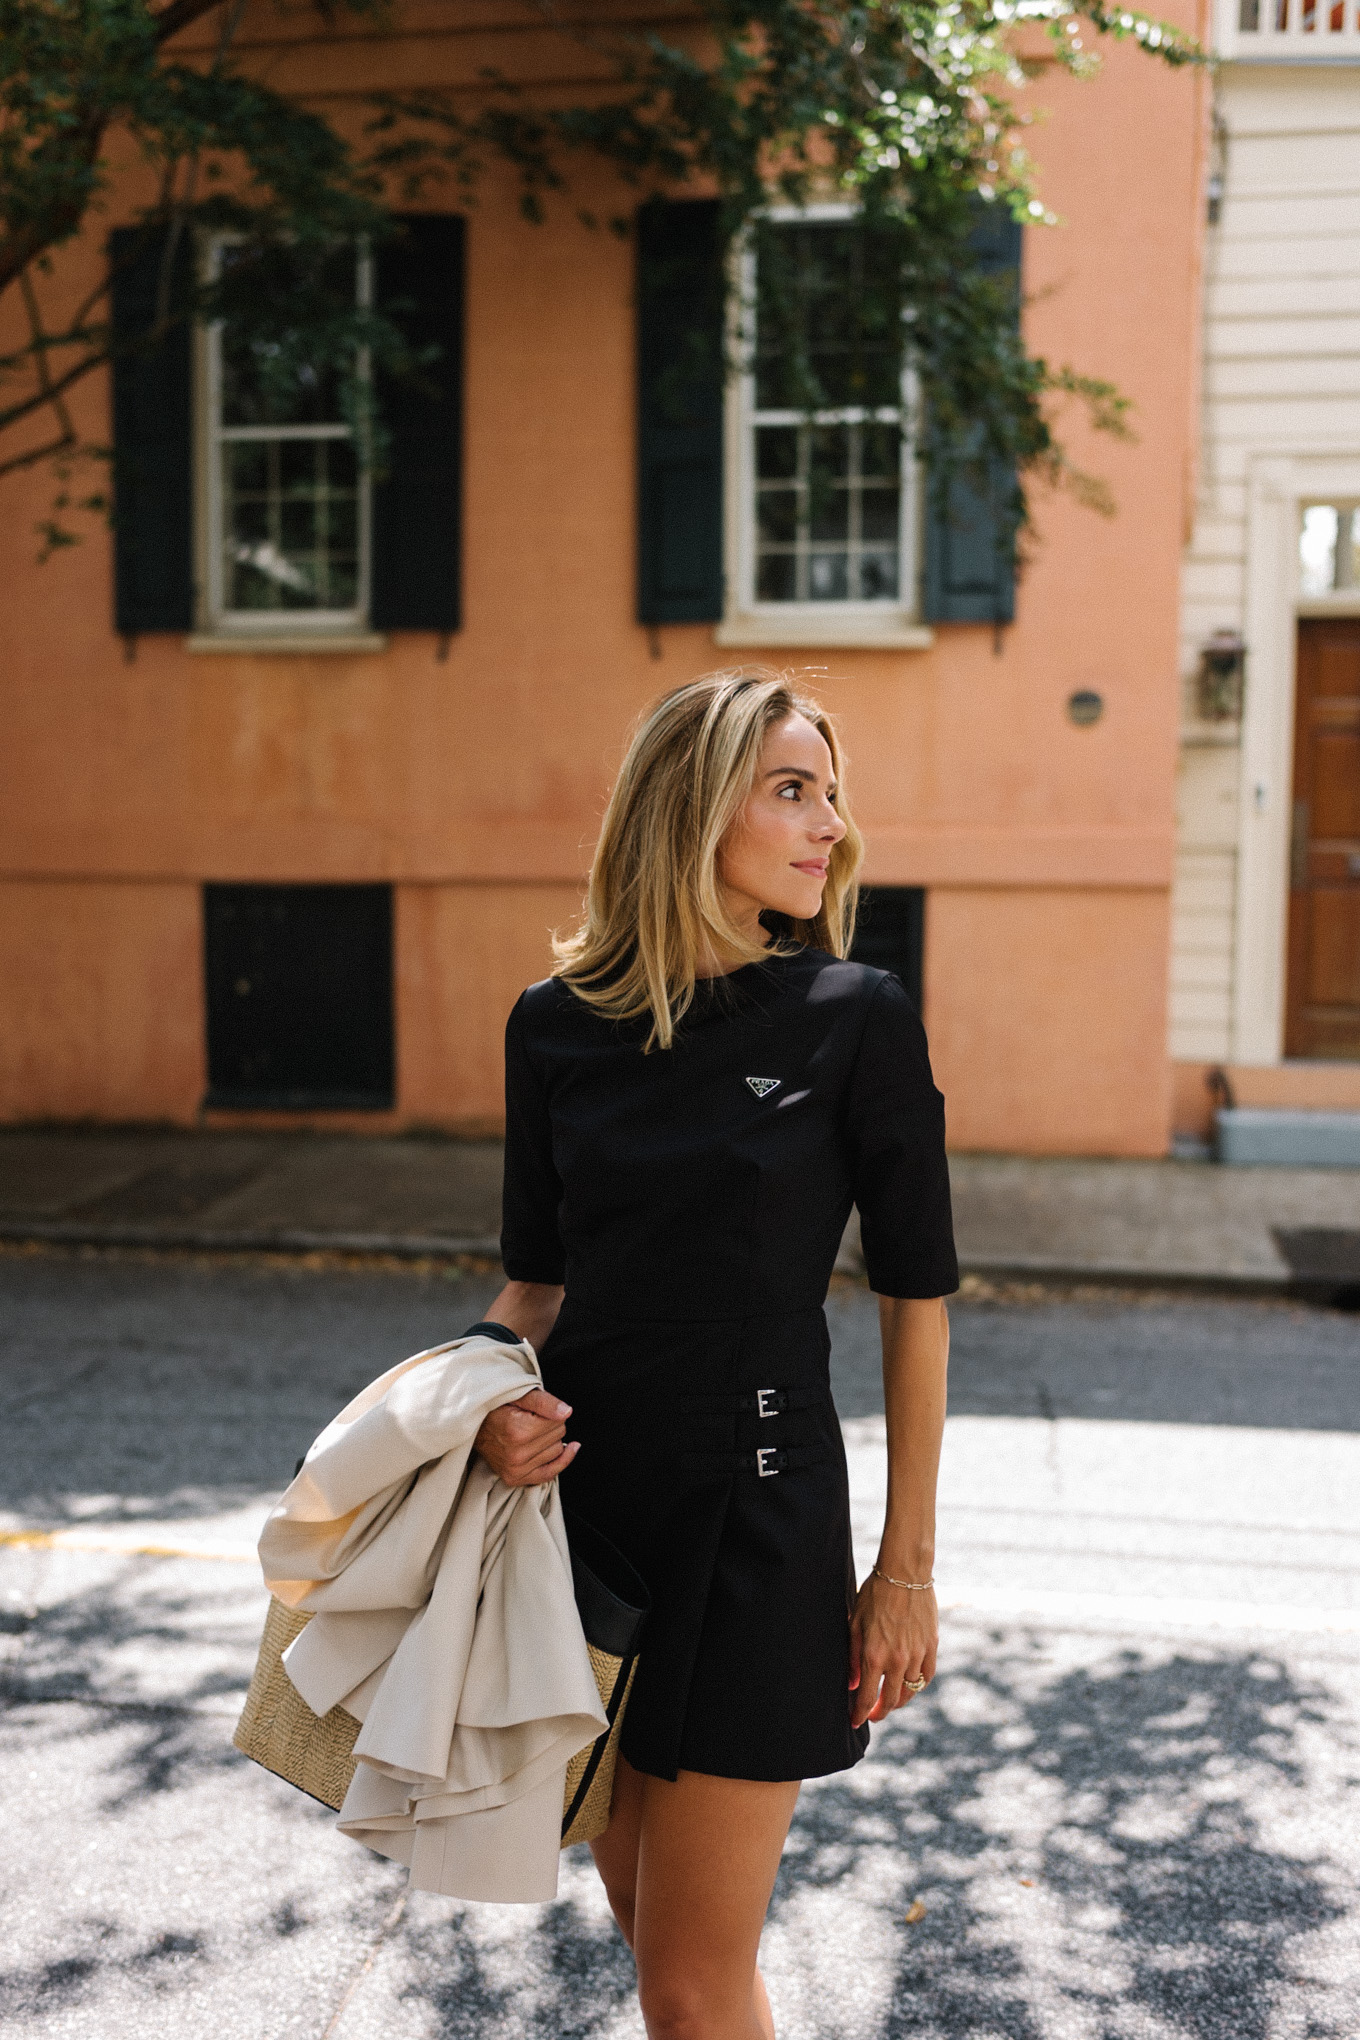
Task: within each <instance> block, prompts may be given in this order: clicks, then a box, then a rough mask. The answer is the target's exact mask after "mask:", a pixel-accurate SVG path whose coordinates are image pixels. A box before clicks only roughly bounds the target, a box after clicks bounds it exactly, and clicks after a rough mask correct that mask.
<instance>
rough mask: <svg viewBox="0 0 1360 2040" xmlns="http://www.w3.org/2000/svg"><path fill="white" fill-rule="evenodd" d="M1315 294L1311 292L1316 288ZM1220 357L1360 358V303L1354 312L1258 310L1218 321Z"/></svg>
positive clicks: (1216, 349) (1222, 359)
mask: <svg viewBox="0 0 1360 2040" xmlns="http://www.w3.org/2000/svg"><path fill="white" fill-rule="evenodd" d="M1310 295H1311V293H1310ZM1214 354H1215V358H1216V361H1217V362H1225V361H1233V362H1244V361H1280V362H1295V361H1327V360H1337V361H1347V362H1352V363H1353V362H1355V361H1356V360H1357V359H1360V306H1357V308H1356V310H1355V311H1353V312H1322V311H1318V310H1317V309H1316V308H1312V309H1310V311H1309V312H1307V313H1295V314H1293V315H1290V314H1287V313H1272V314H1266V315H1262V314H1261V313H1259V312H1257V313H1254V314H1251V315H1244V316H1239V317H1236V318H1224V317H1222V316H1220V317H1218V318H1216V319H1215V320H1214Z"/></svg>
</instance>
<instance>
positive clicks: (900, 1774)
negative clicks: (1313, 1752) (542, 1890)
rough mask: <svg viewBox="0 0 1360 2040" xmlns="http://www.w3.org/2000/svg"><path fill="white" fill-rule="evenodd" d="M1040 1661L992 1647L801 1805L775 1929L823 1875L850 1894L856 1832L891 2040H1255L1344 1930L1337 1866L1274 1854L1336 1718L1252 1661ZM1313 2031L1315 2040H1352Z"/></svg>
mask: <svg viewBox="0 0 1360 2040" xmlns="http://www.w3.org/2000/svg"><path fill="white" fill-rule="evenodd" d="M1045 1656H1046V1652H1045V1649H1044V1647H1043V1645H1042V1644H1041V1643H1040V1642H1039V1641H1037V1640H1032V1641H1031V1642H1030V1643H1029V1644H1028V1645H1026V1644H1023V1643H1022V1644H1019V1645H1017V1641H1016V1638H1015V1634H1014V1632H1011V1633H1010V1635H1009V1636H1003V1635H1002V1634H1001V1633H995V1634H994V1635H993V1637H992V1639H991V1650H990V1651H989V1650H988V1649H986V1648H984V1649H982V1650H980V1651H978V1652H976V1653H975V1655H974V1661H973V1663H972V1664H971V1665H970V1667H969V1668H968V1669H967V1670H966V1671H961V1672H959V1673H957V1674H953V1675H949V1676H946V1677H944V1678H942V1679H941V1680H940V1681H939V1682H938V1691H937V1693H936V1695H935V1696H934V1699H933V1702H932V1704H931V1706H930V1707H928V1708H926V1709H923V1710H921V1713H920V1715H919V1716H918V1717H917V1718H916V1719H915V1720H914V1721H913V1720H912V1719H911V1718H910V1716H908V1717H907V1718H905V1719H903V1718H901V1717H899V1718H898V1721H897V1722H895V1723H893V1724H892V1725H891V1726H890V1727H889V1729H888V1730H887V1732H886V1733H885V1734H884V1735H883V1736H882V1738H881V1740H880V1742H879V1747H878V1751H877V1754H876V1761H875V1762H874V1764H873V1765H872V1766H866V1767H865V1768H864V1770H863V1771H862V1772H861V1773H860V1774H859V1776H858V1778H856V1777H855V1776H854V1774H852V1775H851V1777H850V1778H849V1779H847V1780H845V1781H833V1782H832V1783H831V1784H829V1785H828V1786H825V1787H822V1788H821V1789H819V1790H816V1791H813V1792H811V1793H808V1794H807V1795H805V1799H804V1802H803V1807H802V1810H801V1813H800V1818H799V1822H798V1829H797V1832H796V1834H795V1837H794V1841H793V1844H792V1847H791V1850H790V1854H789V1856H788V1858H787V1859H786V1863H785V1866H784V1869H783V1871H782V1873H781V1880H780V1889H779V1891H778V1893H777V1894H776V1902H775V1910H774V1914H773V1917H774V1918H775V1919H777V1918H778V1916H779V1911H780V1908H781V1906H782V1905H786V1904H787V1903H788V1902H789V1900H790V1899H791V1898H792V1897H793V1895H794V1894H795V1892H796V1891H797V1890H798V1888H799V1886H802V1887H804V1888H805V1887H806V1886H807V1884H808V1883H809V1882H811V1883H816V1882H817V1881H818V1879H819V1876H820V1874H821V1873H820V1867H819V1866H820V1865H821V1864H822V1863H823V1862H826V1863H828V1864H832V1865H834V1866H835V1872H834V1875H835V1876H836V1877H844V1876H846V1875H847V1874H851V1873H852V1871H853V1864H854V1859H855V1856H856V1854H857V1850H858V1848H859V1847H860V1846H861V1844H860V1842H859V1840H858V1837H860V1836H861V1835H862V1834H863V1832H864V1830H865V1827H866V1824H867V1825H869V1826H870V1827H871V1830H872V1834H873V1842H872V1843H871V1846H872V1847H873V1849H874V1850H875V1853H876V1855H877V1856H878V1859H879V1862H880V1864H881V1866H882V1870H883V1872H884V1873H885V1877H886V1885H885V1890H884V1893H883V1896H884V1898H885V1899H886V1901H887V1903H890V1904H891V1905H892V1907H893V1913H894V1917H895V1921H896V1922H897V1923H898V1924H897V1932H898V1938H899V1941H900V1952H899V1954H898V1958H897V1961H896V1965H895V1975H894V1980H893V1987H892V2001H891V2005H890V2006H887V2007H885V2016H884V2022H883V2025H882V2028H881V2032H882V2034H883V2036H884V2040H899V2036H900V2040H906V2036H907V2035H911V2036H912V2040H946V2036H947V2040H955V2036H958V2040H963V2036H967V2040H982V2036H984V2035H985V2036H991V2035H1005V2036H1006V2040H1053V2036H1054V2035H1055V2034H1059V2033H1061V2034H1063V2035H1066V2034H1069V2033H1070V2034H1073V2035H1078V2034H1079V2035H1082V2036H1088V2035H1089V2036H1091V2040H1106V2036H1113V2035H1115V2034H1116V2033H1118V2034H1129V2033H1140V2034H1141V2033H1148V2034H1156V2035H1157V2036H1158V2040H1170V2036H1172V2035H1175V2036H1177V2040H1182V2036H1183V2040H1266V2036H1267V2035H1268V2034H1270V2033H1274V2032H1276V2031H1277V2030H1279V2027H1278V2024H1277V2021H1278V2015H1279V2010H1280V2005H1281V2000H1282V1999H1286V2000H1287V1999H1288V1998H1289V1996H1290V1994H1291V1992H1295V1991H1297V1990H1298V1988H1299V1986H1298V1971H1297V1969H1296V1967H1295V1958H1296V1956H1297V1953H1298V1950H1299V1947H1300V1944H1301V1942H1302V1940H1303V1939H1304V1937H1306V1936H1308V1935H1310V1934H1313V1933H1315V1932H1316V1931H1317V1930H1318V1929H1321V1928H1325V1927H1328V1926H1331V1925H1333V1924H1334V1923H1335V1922H1337V1921H1338V1920H1340V1919H1341V1918H1343V1917H1344V1916H1345V1910H1346V1908H1345V1905H1344V1903H1343V1902H1342V1900H1341V1899H1340V1898H1339V1897H1338V1892H1339V1890H1340V1889H1341V1888H1342V1886H1343V1884H1344V1882H1345V1881H1346V1880H1345V1874H1344V1872H1342V1871H1341V1869H1340V1866H1338V1865H1333V1864H1327V1863H1325V1862H1318V1861H1316V1860H1314V1861H1308V1860H1304V1859H1302V1858H1300V1857H1299V1856H1297V1855H1295V1854H1292V1853H1290V1852H1289V1851H1288V1850H1287V1849H1285V1848H1283V1847H1281V1846H1280V1845H1279V1843H1278V1842H1272V1839H1271V1836H1270V1832H1269V1829H1270V1825H1271V1820H1270V1816H1271V1812H1272V1811H1273V1810H1275V1808H1277V1807H1278V1806H1279V1805H1280V1804H1282V1803H1283V1802H1284V1801H1285V1800H1286V1799H1287V1797H1288V1796H1289V1795H1290V1794H1291V1793H1295V1792H1297V1791H1298V1790H1299V1789H1300V1788H1302V1787H1303V1786H1305V1784H1306V1783H1307V1782H1308V1781H1307V1778H1306V1775H1305V1769H1304V1764H1303V1760H1302V1756H1301V1754H1300V1750H1299V1747H1298V1744H1299V1738H1300V1734H1301V1732H1306V1730H1307V1729H1308V1728H1309V1727H1310V1726H1311V1725H1314V1724H1320V1723H1323V1722H1326V1721H1328V1720H1329V1719H1330V1716H1331V1713H1332V1712H1333V1709H1334V1703H1332V1702H1329V1697H1328V1696H1327V1695H1326V1693H1325V1692H1323V1691H1322V1690H1320V1689H1318V1688H1316V1687H1314V1686H1312V1685H1308V1684H1305V1683H1301V1682H1300V1681H1298V1680H1297V1679H1295V1677H1294V1676H1293V1675H1292V1674H1291V1672H1290V1671H1289V1669H1288V1668H1287V1667H1286V1666H1285V1665H1284V1664H1282V1663H1280V1662H1279V1661H1278V1660H1276V1659H1273V1658H1270V1657H1268V1656H1266V1655H1264V1654H1262V1653H1260V1652H1257V1651H1254V1650H1242V1651H1221V1650H1220V1651H1207V1650H1194V1651H1178V1652H1153V1653H1149V1652H1147V1651H1144V1650H1135V1649H1131V1648H1125V1649H1120V1650H1118V1651H1116V1652H1115V1653H1114V1654H1113V1655H1106V1656H1104V1657H1103V1658H1101V1659H1099V1660H1098V1661H1096V1662H1095V1663H1087V1664H1084V1665H1081V1666H1078V1667H1074V1668H1071V1669H1067V1670H1065V1671H1062V1672H1060V1673H1059V1675H1058V1676H1056V1677H1052V1676H1046V1675H1045V1665H1044V1658H1045ZM1272 1802H1274V1805H1272ZM866 1817H867V1822H866ZM885 1843H886V1844H887V1846H886V1848H885V1846H884V1845H885ZM891 1859H895V1862H894V1861H893V1860H891ZM1022 1876H1024V1877H1027V1878H1028V1879H1029V1880H1030V1889H1031V1890H1032V1892H1033V1893H1034V1897H1033V1899H1030V1898H1029V1896H1028V1894H1024V1896H1023V1897H1022V1889H1023V1888H1022V1886H1021V1884H1020V1879H1021V1877H1022ZM919 1893H926V1894H927V1895H928V1904H927V1910H926V1914H925V1917H924V1918H923V1919H922V1920H921V1921H920V1922H919V1924H917V1925H915V1926H906V1925H905V1924H902V1922H903V1919H904V1913H905V1910H906V1907H907V1905H908V1904H909V1903H910V1900H911V1897H912V1895H913V1894H919ZM889 1894H890V1896H889ZM1017 1901H1020V1903H1018V1904H1017ZM1350 2009H1351V2013H1352V2014H1353V2012H1354V2000H1353V1999H1352V2000H1351V2005H1350ZM1310 2013H1311V2016H1310V2018H1309V2023H1308V2024H1307V2026H1306V2028H1305V2027H1303V2026H1300V2027H1299V2028H1298V2029H1297V2030H1299V2031H1301V2032H1302V2031H1305V2030H1306V2031H1307V2033H1308V2034H1309V2035H1310V2036H1312V2040H1352V2036H1353V2031H1354V2028H1353V2025H1352V2023H1351V2020H1350V2019H1348V2018H1346V2014H1345V2013H1344V2012H1342V2013H1341V2014H1340V2015H1339V2016H1340V2017H1341V2018H1343V2019H1346V2023H1345V2024H1341V2023H1338V2022H1337V2020H1336V2019H1334V2018H1331V2017H1330V2016H1329V2015H1328V2013H1327V2011H1326V2010H1325V2008H1322V2007H1319V2006H1318V2005H1317V2004H1314V2005H1312V2006H1311V2007H1310ZM1290 2030H1295V2029H1294V2027H1292V2026H1291V2028H1290ZM826 2031H827V2033H828V2034H831V2033H833V2032H834V2031H835V2027H834V2024H832V2025H828V2027H827V2028H826ZM800 2040H801V2036H800ZM809 2040H810V2035H809Z"/></svg>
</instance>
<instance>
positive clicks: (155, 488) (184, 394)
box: [109, 227, 194, 637]
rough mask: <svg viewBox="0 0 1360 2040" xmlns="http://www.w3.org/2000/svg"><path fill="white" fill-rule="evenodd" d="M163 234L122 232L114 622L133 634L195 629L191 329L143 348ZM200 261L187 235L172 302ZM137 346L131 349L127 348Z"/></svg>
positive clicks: (118, 242)
mask: <svg viewBox="0 0 1360 2040" xmlns="http://www.w3.org/2000/svg"><path fill="white" fill-rule="evenodd" d="M165 249H166V236H165V230H164V229H157V230H155V231H148V230H146V229H144V228H141V227H117V228H115V229H114V232H113V233H112V234H111V235H110V237H109V258H110V262H111V264H112V267H113V282H112V289H111V292H110V314H111V318H112V322H113V344H114V350H115V351H114V360H113V498H114V528H113V563H114V622H115V627H116V628H117V629H118V630H119V631H120V632H122V633H123V634H124V635H125V636H129V637H131V636H135V635H136V633H137V632H139V631H146V630H192V629H193V626H194V571H193V408H192V379H191V371H190V358H191V348H190V332H189V326H188V322H187V321H182V322H181V323H180V324H179V325H177V326H173V327H171V329H170V331H169V332H168V333H167V334H166V336H165V338H164V339H163V340H162V341H161V342H160V344H159V346H157V347H156V348H154V349H151V350H149V351H144V350H139V349H137V347H136V342H137V341H138V340H139V338H140V337H141V336H143V335H144V334H146V333H148V332H150V331H151V329H152V327H153V326H154V324H155V321H156V312H157V307H158V302H159V298H160V289H161V268H162V263H163V261H164V257H165ZM192 260H193V249H192V243H191V241H190V238H189V236H188V235H187V234H186V233H183V232H181V234H180V237H179V243H178V247H177V250H176V255H175V258H174V265H173V271H174V273H173V277H172V292H171V296H172V300H177V301H178V302H179V303H181V304H182V303H183V299H184V293H185V290H186V287H187V284H188V281H189V274H190V270H189V265H190V264H191V262H192ZM129 349H132V350H133V351H131V352H129V351H127V350H129Z"/></svg>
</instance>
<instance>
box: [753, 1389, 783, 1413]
mask: <svg viewBox="0 0 1360 2040" xmlns="http://www.w3.org/2000/svg"><path fill="white" fill-rule="evenodd" d="M778 1393H779V1390H778V1389H777V1388H758V1389H757V1390H756V1415H757V1416H758V1417H777V1416H778V1415H779V1412H778V1410H767V1409H766V1407H765V1398H766V1396H767V1395H778Z"/></svg>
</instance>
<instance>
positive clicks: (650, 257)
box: [637, 199, 724, 623]
mask: <svg viewBox="0 0 1360 2040" xmlns="http://www.w3.org/2000/svg"><path fill="white" fill-rule="evenodd" d="M637 244H638V246H637V296H638V616H639V619H640V620H641V621H642V622H643V623H713V622H716V621H717V619H718V618H719V617H720V616H721V615H722V610H723V565H722V550H723V545H722V515H723V505H722V480H723V332H724V279H723V260H722V240H721V234H720V230H719V208H718V202H717V200H716V199H685V200H681V201H679V202H676V203H670V202H666V201H663V200H660V199H653V200H652V201H651V202H650V203H649V204H647V205H644V206H642V207H641V208H640V209H639V212H638V218H637Z"/></svg>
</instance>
